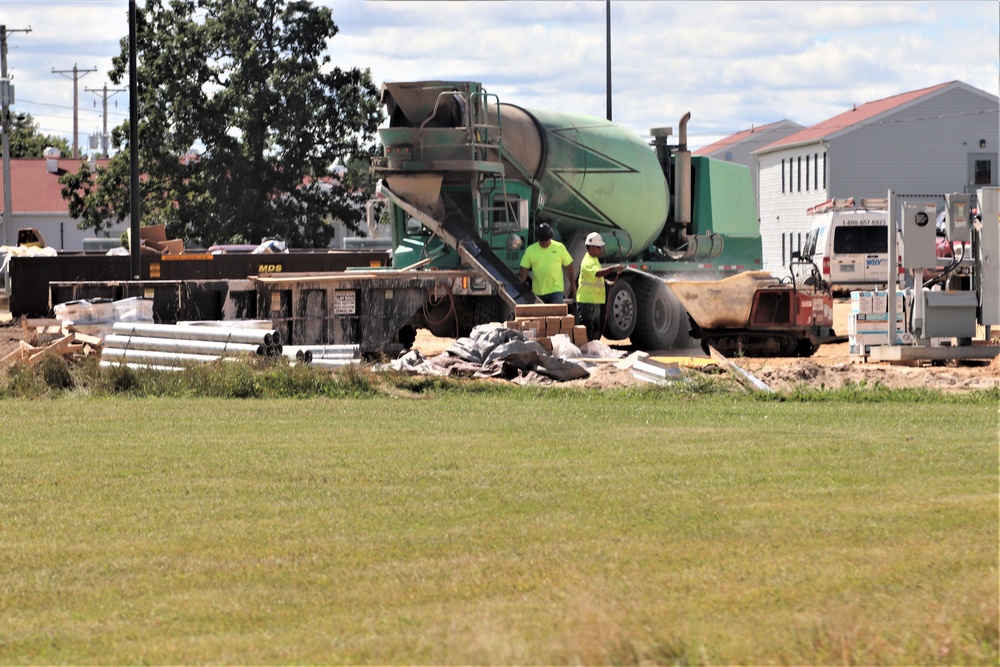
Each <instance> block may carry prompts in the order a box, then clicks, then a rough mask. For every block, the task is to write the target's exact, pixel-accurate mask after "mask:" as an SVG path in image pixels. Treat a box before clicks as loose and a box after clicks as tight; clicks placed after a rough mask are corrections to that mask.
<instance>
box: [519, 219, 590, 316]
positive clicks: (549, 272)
mask: <svg viewBox="0 0 1000 667" xmlns="http://www.w3.org/2000/svg"><path fill="white" fill-rule="evenodd" d="M554 236H555V234H554V233H553V231H552V227H550V226H549V225H548V224H546V223H544V222H543V223H542V224H540V225H538V230H537V231H536V232H535V237H536V238H537V239H538V241H536V242H535V243H532V244H531V245H529V246H528V247H527V248H525V250H524V256H523V257H521V270H520V271H519V272H518V274H517V277H518V278H519V279H520V280H521V282H522V283H523V282H524V281H525V280H527V278H528V271H531V291H532V292H534V293H535V296H536V297H538V298H539V300H541V302H542V303H565V302H566V300H565V297H564V294H563V293H564V292H565V291H566V287H565V286H566V284H567V283H568V284H569V286H570V296H573V294H574V293H575V292H576V276H575V275H574V274H573V257H572V256H570V254H569V251H568V250H566V246H564V245H563V244H562V243H559V241H554V240H553V238H554ZM564 276H565V279H566V280H565V281H563V277H564Z"/></svg>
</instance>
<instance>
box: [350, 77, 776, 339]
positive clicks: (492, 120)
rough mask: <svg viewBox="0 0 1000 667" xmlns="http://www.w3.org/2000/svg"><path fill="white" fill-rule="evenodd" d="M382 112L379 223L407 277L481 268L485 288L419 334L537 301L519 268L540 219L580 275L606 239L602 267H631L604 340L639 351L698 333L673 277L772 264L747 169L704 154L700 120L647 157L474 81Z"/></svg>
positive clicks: (411, 94)
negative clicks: (593, 237)
mask: <svg viewBox="0 0 1000 667" xmlns="http://www.w3.org/2000/svg"><path fill="white" fill-rule="evenodd" d="M382 101H383V103H384V105H385V109H386V112H387V114H388V117H389V122H388V127H385V128H383V129H381V130H380V131H379V133H380V136H381V140H382V144H383V146H384V156H383V157H381V158H379V159H377V160H376V161H375V162H374V163H373V170H374V172H375V173H376V175H377V176H378V177H379V178H380V183H379V194H380V197H381V198H382V201H383V202H384V203H385V204H386V206H385V207H384V209H383V210H382V212H381V215H379V213H378V212H377V211H373V214H372V215H370V216H369V225H370V226H372V228H373V230H374V229H375V228H376V227H375V225H377V224H379V223H378V220H381V224H382V225H383V226H385V225H388V226H389V227H390V228H391V233H392V239H393V246H394V249H393V257H392V262H393V266H394V268H395V269H397V270H402V271H408V270H418V269H419V270H438V271H444V270H471V271H472V274H473V281H478V282H479V283H480V285H482V286H485V287H486V288H487V289H485V290H484V291H480V292H479V293H475V291H474V290H473V291H470V290H468V289H466V290H443V291H442V290H436V292H435V293H434V294H433V295H428V300H427V301H426V302H425V303H424V304H422V305H421V308H420V309H419V312H417V313H416V314H415V315H414V316H413V318H412V319H411V320H410V321H409V323H408V327H409V328H414V329H415V328H417V327H426V328H428V329H430V330H431V332H432V333H434V334H435V335H440V336H454V335H456V333H463V332H464V331H467V330H468V329H470V328H471V327H472V326H474V325H476V324H479V323H483V322H489V321H503V320H505V319H509V314H510V312H511V309H512V307H513V306H515V305H516V304H519V303H531V302H533V301H534V297H533V296H532V293H531V290H530V288H528V286H526V285H524V284H522V283H521V282H520V281H519V280H518V276H517V270H518V264H519V262H520V259H521V255H522V253H523V252H524V249H525V247H526V246H527V245H528V244H529V243H531V242H533V241H534V240H535V238H534V235H535V230H536V228H537V226H538V225H539V224H541V223H543V222H544V223H548V224H549V225H550V226H551V227H552V228H553V229H554V230H555V232H556V235H557V239H559V240H561V241H562V242H563V243H564V244H565V245H566V246H567V248H568V249H569V250H570V254H571V255H573V257H574V258H575V260H576V261H577V264H578V263H579V260H580V259H581V258H582V256H583V254H584V252H585V246H584V238H585V237H586V235H587V234H588V233H590V232H594V231H596V232H599V233H600V234H601V236H602V237H603V238H604V241H605V244H606V245H605V256H604V259H603V261H604V263H605V264H607V263H619V264H624V265H626V266H628V267H629V269H628V270H626V271H625V272H624V273H622V274H621V275H620V276H619V277H618V279H617V280H615V281H614V283H613V285H611V286H610V287H609V289H608V298H607V303H606V306H605V309H606V318H605V319H606V324H605V336H606V337H607V338H610V339H614V340H619V339H625V338H630V339H631V341H632V343H633V344H634V345H636V346H638V347H640V348H643V349H657V350H659V349H669V348H671V347H674V346H675V344H676V343H677V342H678V339H679V338H681V339H683V337H684V334H686V332H687V325H688V321H687V314H686V312H685V311H684V309H683V308H682V306H681V305H680V302H679V301H678V300H677V299H676V298H675V297H674V296H673V294H672V293H671V291H670V290H669V289H668V288H667V287H666V284H665V283H666V282H668V281H670V280H674V279H684V280H692V279H694V280H717V279H719V278H722V277H726V276H729V275H733V274H735V273H738V272H741V271H744V270H754V269H760V268H761V239H760V230H759V223H758V218H757V212H756V205H755V201H754V193H753V189H752V186H751V180H750V173H749V170H748V169H747V167H745V166H743V165H734V164H731V163H727V162H721V161H718V160H711V159H708V158H704V157H697V156H696V157H692V155H691V153H690V152H689V151H688V148H687V130H686V125H687V122H688V119H689V118H690V114H686V115H685V116H684V117H683V118H682V119H681V121H680V124H679V128H678V130H679V131H678V143H676V144H669V143H668V138H669V137H671V136H672V129H671V128H655V129H653V130H652V131H651V135H652V142H651V146H650V145H649V144H647V143H645V142H644V141H643V140H642V139H640V138H639V137H638V136H635V135H634V134H633V133H631V132H629V131H627V130H625V129H623V128H621V127H620V126H617V125H615V124H613V123H611V122H609V121H606V120H604V119H601V118H594V117H590V116H584V115H580V114H573V113H560V112H554V111H536V110H529V109H523V108H520V107H518V106H514V105H511V104H507V103H501V102H500V101H499V99H498V98H497V97H496V96H495V95H491V94H488V93H487V91H486V90H485V89H484V88H483V87H482V85H481V84H479V83H476V82H454V81H422V82H407V83H386V84H384V86H383V89H382ZM671 204H673V205H672V206H671ZM461 292H464V293H461ZM404 342H405V341H404Z"/></svg>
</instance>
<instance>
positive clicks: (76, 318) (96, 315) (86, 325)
mask: <svg viewBox="0 0 1000 667" xmlns="http://www.w3.org/2000/svg"><path fill="white" fill-rule="evenodd" d="M52 310H53V312H54V313H55V316H56V319H58V320H59V321H60V322H62V327H63V329H64V330H66V331H75V332H77V333H83V334H87V335H90V336H97V337H99V338H103V337H104V336H106V335H108V333H110V332H111V329H112V326H113V325H114V323H115V322H150V323H152V321H153V300H152V299H144V298H142V297H130V298H127V299H119V300H117V301H111V300H110V299H92V300H89V301H88V300H86V299H80V300H77V301H67V302H66V303H60V304H57V305H56V306H54V307H53V308H52Z"/></svg>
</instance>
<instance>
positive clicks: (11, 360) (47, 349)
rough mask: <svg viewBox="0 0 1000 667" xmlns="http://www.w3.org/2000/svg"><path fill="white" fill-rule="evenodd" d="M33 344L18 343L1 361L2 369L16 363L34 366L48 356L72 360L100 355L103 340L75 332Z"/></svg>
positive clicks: (64, 333) (23, 341)
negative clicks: (53, 355) (54, 355)
mask: <svg viewBox="0 0 1000 667" xmlns="http://www.w3.org/2000/svg"><path fill="white" fill-rule="evenodd" d="M30 340H33V341H35V343H34V344H33V343H32V342H29V340H20V341H18V345H17V349H15V350H14V351H12V352H11V353H9V354H8V355H6V356H5V357H4V358H3V359H0V367H3V368H6V367H7V366H12V365H14V364H16V363H23V364H26V365H28V366H34V365H36V364H37V363H38V362H39V361H41V360H42V357H44V356H45V355H46V354H57V355H60V356H62V357H66V358H72V357H77V356H83V357H88V356H90V355H92V354H99V353H100V351H101V339H100V338H97V337H95V336H88V335H86V334H81V333H75V332H72V331H71V332H68V333H66V332H63V335H61V336H60V337H58V338H56V339H55V340H54V341H51V342H48V343H38V339H37V338H32V339H30Z"/></svg>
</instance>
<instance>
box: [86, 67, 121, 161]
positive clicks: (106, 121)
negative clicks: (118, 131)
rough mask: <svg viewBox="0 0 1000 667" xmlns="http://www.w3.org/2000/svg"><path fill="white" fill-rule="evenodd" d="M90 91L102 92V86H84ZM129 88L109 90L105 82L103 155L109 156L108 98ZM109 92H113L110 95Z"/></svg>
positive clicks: (102, 133) (102, 134) (102, 135)
mask: <svg viewBox="0 0 1000 667" xmlns="http://www.w3.org/2000/svg"><path fill="white" fill-rule="evenodd" d="M84 90H85V91H87V92H88V93H100V92H102V91H101V89H100V88H84ZM126 90H128V88H112V89H111V90H108V84H107V83H105V84H104V90H103V92H104V95H103V96H102V98H103V100H104V112H103V114H102V115H103V116H104V130H103V131H102V132H101V157H105V158H106V157H108V98H109V97H114V96H115V95H117V94H118V93H124V92H125V91H126ZM108 93H111V94H110V95H108Z"/></svg>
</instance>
